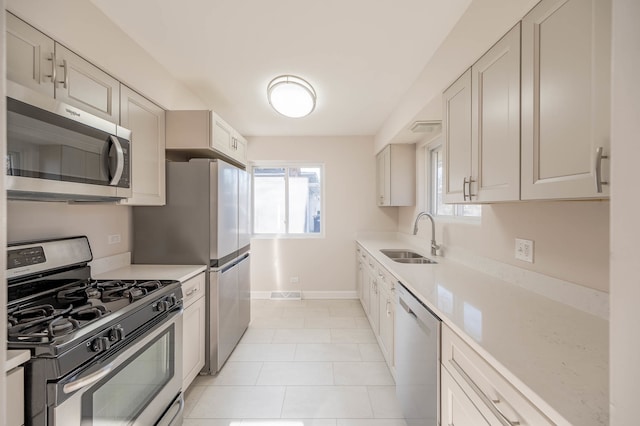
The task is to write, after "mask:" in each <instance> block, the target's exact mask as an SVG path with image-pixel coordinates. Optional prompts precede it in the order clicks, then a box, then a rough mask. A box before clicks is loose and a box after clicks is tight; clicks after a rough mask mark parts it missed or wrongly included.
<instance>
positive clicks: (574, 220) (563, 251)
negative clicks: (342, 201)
mask: <svg viewBox="0 0 640 426" xmlns="http://www.w3.org/2000/svg"><path fill="white" fill-rule="evenodd" d="M418 146H419V145H418ZM423 157H424V152H423V149H421V148H420V147H418V148H417V151H416V159H417V161H418V164H417V166H418V173H417V179H418V191H419V194H418V195H419V197H418V204H417V206H416V207H400V208H399V209H400V212H399V226H398V230H399V231H400V232H404V233H411V232H412V230H413V224H414V220H415V217H416V215H417V213H418V212H419V211H422V210H427V208H428V207H426V206H427V203H426V200H425V198H426V197H424V196H421V195H422V194H424V186H425V178H424V176H425V174H424V170H425V167H424V164H422V161H421V159H422V158H423ZM430 234H431V228H430V227H429V226H427V224H421V225H420V227H419V233H418V236H419V237H422V238H424V239H425V240H428V239H430V238H431V235H430ZM516 237H517V238H525V239H528V240H534V263H533V264H530V263H527V262H522V261H520V260H516V259H515V257H514V250H515V238H516ZM436 239H437V241H438V243H442V245H443V248H444V250H445V253H444V254H445V256H446V249H447V248H450V247H457V248H463V249H467V250H469V251H471V252H473V253H475V254H476V255H478V256H483V257H488V258H491V259H494V260H498V261H500V262H503V263H508V264H511V265H515V266H518V267H520V268H524V269H529V270H532V271H535V272H539V273H541V274H545V275H548V276H551V277H555V278H559V279H562V280H565V281H570V282H573V283H576V284H580V285H582V286H585V287H590V288H594V289H597V290H601V291H605V292H608V291H609V202H608V201H545V202H521V203H505V204H491V205H486V206H483V207H482V218H481V220H480V221H479V222H471V221H460V220H458V221H455V220H447V219H442V218H438V219H437V220H436ZM425 244H427V241H425Z"/></svg>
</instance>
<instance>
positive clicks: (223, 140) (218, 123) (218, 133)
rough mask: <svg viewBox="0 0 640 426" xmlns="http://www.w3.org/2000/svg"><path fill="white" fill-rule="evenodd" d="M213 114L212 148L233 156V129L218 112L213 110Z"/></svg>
mask: <svg viewBox="0 0 640 426" xmlns="http://www.w3.org/2000/svg"><path fill="white" fill-rule="evenodd" d="M211 115H212V117H211V132H212V133H213V134H212V135H211V148H213V149H215V150H216V151H219V152H221V153H222V154H225V155H228V156H231V155H232V154H233V153H232V152H231V146H232V145H233V129H232V128H231V126H229V125H228V124H227V123H226V122H225V121H224V120H223V119H222V118H220V116H219V115H218V114H216V113H214V112H212V113H211Z"/></svg>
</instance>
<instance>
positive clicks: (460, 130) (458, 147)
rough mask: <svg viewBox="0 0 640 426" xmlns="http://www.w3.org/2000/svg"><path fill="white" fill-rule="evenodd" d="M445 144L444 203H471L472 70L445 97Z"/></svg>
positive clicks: (443, 97) (443, 98) (463, 75)
mask: <svg viewBox="0 0 640 426" xmlns="http://www.w3.org/2000/svg"><path fill="white" fill-rule="evenodd" d="M442 100H443V109H442V112H443V121H444V122H443V126H442V128H443V131H444V142H445V158H444V161H445V167H444V170H445V176H444V194H443V198H444V202H445V203H462V202H465V201H467V199H468V195H467V196H466V197H465V194H468V186H469V185H468V184H466V182H467V180H468V179H469V177H470V174H471V69H468V70H467V71H466V72H465V73H464V74H462V76H461V77H460V78H459V79H458V80H456V82H455V83H453V84H452V85H451V86H450V87H449V88H448V89H447V90H445V92H444V93H443V94H442Z"/></svg>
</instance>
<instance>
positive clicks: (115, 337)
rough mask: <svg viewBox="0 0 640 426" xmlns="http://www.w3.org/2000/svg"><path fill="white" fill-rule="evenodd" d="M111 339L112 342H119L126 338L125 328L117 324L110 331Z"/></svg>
mask: <svg viewBox="0 0 640 426" xmlns="http://www.w3.org/2000/svg"><path fill="white" fill-rule="evenodd" d="M109 340H110V341H111V342H118V341H120V340H124V328H122V326H120V325H117V326H115V327H114V328H112V329H111V331H109Z"/></svg>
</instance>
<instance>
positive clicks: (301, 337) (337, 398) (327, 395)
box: [184, 300, 406, 426]
mask: <svg viewBox="0 0 640 426" xmlns="http://www.w3.org/2000/svg"><path fill="white" fill-rule="evenodd" d="M251 309H252V311H251V318H252V321H251V324H250V325H249V329H248V330H247V332H246V333H245V335H244V336H243V337H242V340H241V341H240V343H239V344H238V346H237V347H236V349H235V350H234V352H233V354H232V355H231V357H230V358H229V360H228V361H227V363H226V365H225V366H224V367H223V368H222V371H220V373H219V374H218V375H217V376H199V377H197V378H196V380H195V381H194V382H193V384H192V385H191V386H190V387H189V389H188V390H187V392H186V404H185V420H184V425H185V426H205V425H206V426H406V423H405V421H404V420H403V419H402V415H401V411H400V407H399V406H398V402H397V400H396V396H395V386H394V382H393V377H392V376H391V373H390V372H389V369H388V367H387V364H386V363H385V361H384V358H383V356H382V353H381V352H380V349H379V348H378V344H377V343H376V339H375V336H374V335H373V332H372V331H371V327H370V326H369V322H368V321H367V318H366V317H365V314H364V311H363V310H362V307H361V306H360V302H359V301H357V300H302V301H293V300H285V301H271V300H253V301H252V305H251Z"/></svg>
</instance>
